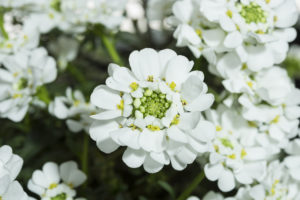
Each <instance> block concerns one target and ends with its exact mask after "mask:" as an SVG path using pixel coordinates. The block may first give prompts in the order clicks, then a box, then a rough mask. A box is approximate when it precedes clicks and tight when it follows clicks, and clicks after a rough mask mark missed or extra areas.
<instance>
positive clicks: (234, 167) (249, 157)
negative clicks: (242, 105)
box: [204, 106, 267, 192]
mask: <svg viewBox="0 0 300 200" xmlns="http://www.w3.org/2000/svg"><path fill="white" fill-rule="evenodd" d="M206 114H207V117H208V119H209V120H210V121H212V122H213V123H214V125H215V127H216V131H217V134H216V137H215V138H214V139H213V141H212V143H213V145H214V151H212V152H211V153H210V155H209V163H208V164H206V165H205V167H204V171H205V175H206V177H207V178H208V179H209V180H211V181H216V180H218V187H219V188H220V189H221V190H222V191H224V192H228V191H230V190H232V189H234V187H235V186H236V182H238V183H241V184H251V183H253V182H254V181H255V180H257V181H259V180H260V179H261V178H262V176H263V175H264V173H265V165H266V162H265V161H264V160H265V159H266V157H267V152H266V150H265V149H264V148H262V147H260V146H258V145H257V144H256V143H255V142H253V140H254V138H253V137H255V136H256V134H255V133H256V131H257V129H256V128H253V127H251V126H249V125H248V123H247V121H246V120H244V119H243V118H242V117H241V116H240V115H239V114H238V113H237V112H236V111H234V108H231V109H228V108H225V107H222V106H220V107H219V108H218V110H217V111H213V110H210V111H207V112H206Z"/></svg>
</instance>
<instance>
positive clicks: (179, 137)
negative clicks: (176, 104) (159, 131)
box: [167, 126, 188, 143]
mask: <svg viewBox="0 0 300 200" xmlns="http://www.w3.org/2000/svg"><path fill="white" fill-rule="evenodd" d="M167 135H168V137H169V138H170V139H172V140H174V141H177V142H182V143H187V141H188V139H187V136H186V133H184V132H182V131H181V130H180V129H179V128H178V127H177V126H171V127H170V128H169V129H168V130H167Z"/></svg>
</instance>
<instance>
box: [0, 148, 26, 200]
mask: <svg viewBox="0 0 300 200" xmlns="http://www.w3.org/2000/svg"><path fill="white" fill-rule="evenodd" d="M22 165H23V159H22V158H21V157H19V156H18V155H15V154H13V152H12V149H11V147H10V146H7V145H4V146H2V147H0V199H1V200H16V199H18V200H28V196H27V194H26V193H25V192H24V191H23V188H22V186H21V185H20V184H19V182H18V181H15V179H16V177H17V176H18V174H19V173H20V171H21V168H22Z"/></svg>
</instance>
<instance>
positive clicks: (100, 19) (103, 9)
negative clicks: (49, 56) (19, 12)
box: [30, 0, 126, 33]
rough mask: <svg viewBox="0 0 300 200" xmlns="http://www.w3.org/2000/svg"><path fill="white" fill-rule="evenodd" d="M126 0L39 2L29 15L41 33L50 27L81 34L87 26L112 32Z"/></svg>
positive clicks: (55, 0) (56, 0) (47, 0)
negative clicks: (90, 25)
mask: <svg viewBox="0 0 300 200" xmlns="http://www.w3.org/2000/svg"><path fill="white" fill-rule="evenodd" d="M125 3H126V0H121V1H120V0H88V1H86V0H63V1H62V0H51V1H49V0H41V1H38V2H36V7H37V9H36V11H35V12H32V13H31V15H30V20H31V23H33V24H36V25H37V26H38V27H39V30H40V31H41V32H42V33H47V32H49V31H50V30H52V29H53V28H59V29H60V30H62V31H66V32H70V33H81V32H84V31H85V30H86V27H87V25H88V24H89V23H91V24H102V25H104V26H105V27H107V28H108V29H116V28H117V27H118V26H119V25H120V23H121V21H122V19H123V16H122V15H123V12H124V8H125Z"/></svg>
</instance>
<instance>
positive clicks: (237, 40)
mask: <svg viewBox="0 0 300 200" xmlns="http://www.w3.org/2000/svg"><path fill="white" fill-rule="evenodd" d="M242 42H243V38H242V35H241V34H240V32H238V31H235V32H232V33H230V34H228V35H227V36H226V38H225V40H224V46H225V47H227V48H236V47H238V46H240V45H241V44H242Z"/></svg>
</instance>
